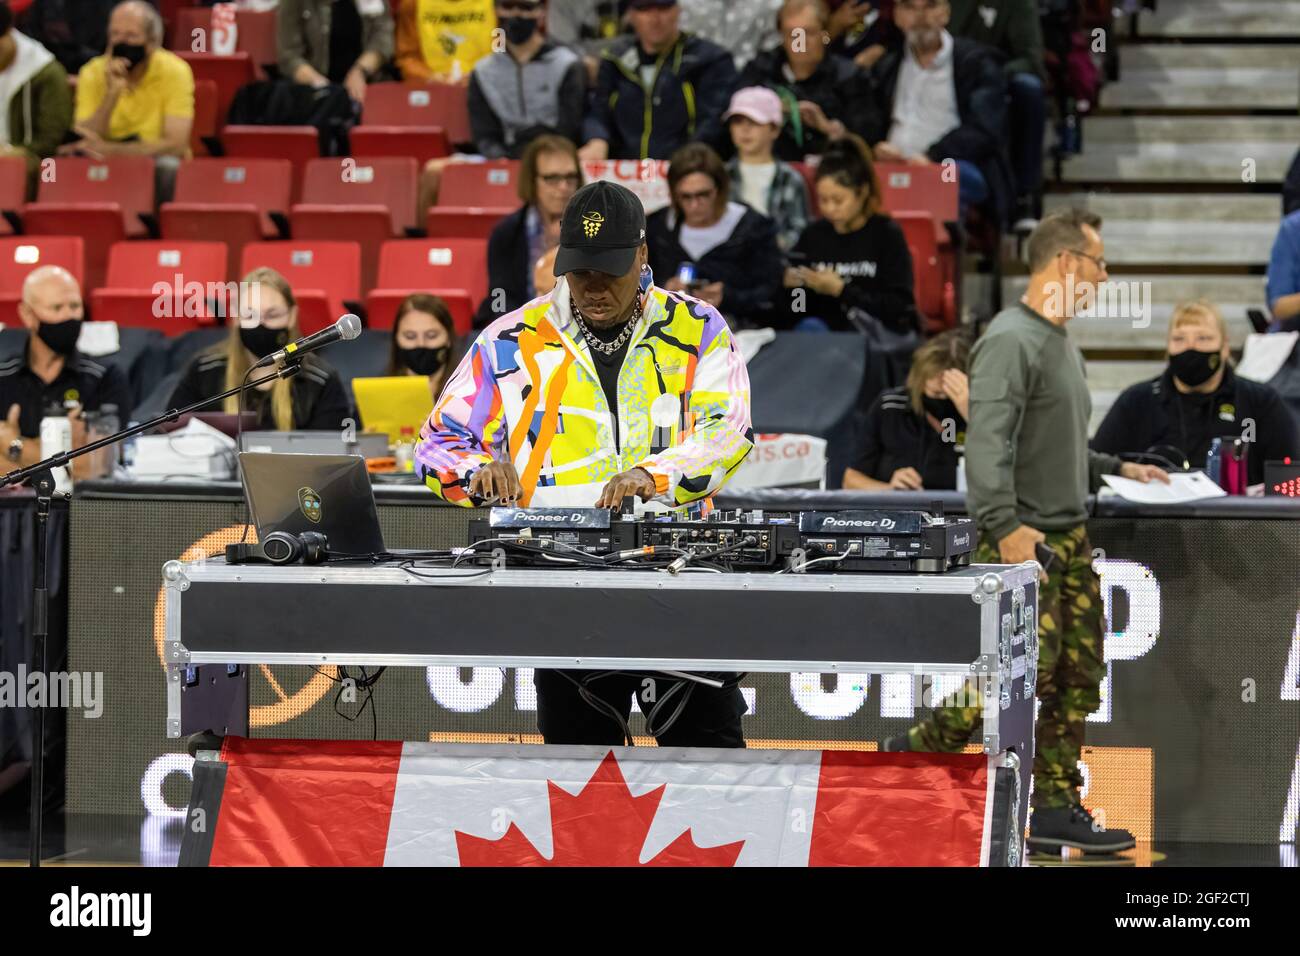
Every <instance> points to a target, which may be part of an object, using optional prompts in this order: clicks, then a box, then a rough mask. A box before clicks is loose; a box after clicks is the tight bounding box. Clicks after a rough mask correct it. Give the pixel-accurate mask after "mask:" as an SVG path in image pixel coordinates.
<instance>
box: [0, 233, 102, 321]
mask: <svg viewBox="0 0 1300 956" xmlns="http://www.w3.org/2000/svg"><path fill="white" fill-rule="evenodd" d="M38 266H63V268H65V269H67V270H68V271H69V272H71V273H72V276H73V278H75V279H76V280H77V282H79V283H81V285H82V294H83V295H84V294H85V288H86V287H85V283H84V280H85V276H86V268H85V243H83V242H82V240H81V238H80V237H79V236H37V235H31V236H15V237H12V238H4V239H0V324H3V325H15V324H17V322H18V313H17V308H18V302H19V301H20V300H21V299H22V294H23V280H24V279H26V278H27V273H29V272H31V271H32V270H33V269H35V268H37V267H38Z"/></svg>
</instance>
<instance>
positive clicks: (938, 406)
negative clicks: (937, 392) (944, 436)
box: [921, 395, 965, 424]
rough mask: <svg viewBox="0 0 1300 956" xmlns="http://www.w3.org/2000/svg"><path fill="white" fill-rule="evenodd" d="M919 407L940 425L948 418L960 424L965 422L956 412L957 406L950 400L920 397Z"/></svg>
mask: <svg viewBox="0 0 1300 956" xmlns="http://www.w3.org/2000/svg"><path fill="white" fill-rule="evenodd" d="M921 407H922V408H924V409H925V410H926V411H927V412H929V413H930V414H931V415H933V416H934V417H935V419H936V420H938V422H939V423H940V424H943V422H944V421H945V420H947V419H949V418H951V419H952V420H953V421H955V422H957V423H958V424H961V423H962V422H964V421H965V419H964V418H962V417H961V413H960V412H959V411H957V406H956V405H954V404H953V401H952V399H951V398H947V397H944V398H931V397H930V396H929V395H922V396H921Z"/></svg>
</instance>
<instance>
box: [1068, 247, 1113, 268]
mask: <svg viewBox="0 0 1300 956" xmlns="http://www.w3.org/2000/svg"><path fill="white" fill-rule="evenodd" d="M1061 251H1062V252H1070V253H1073V254H1074V255H1076V256H1083V257H1084V258H1085V259H1091V260H1092V261H1093V264H1094V265H1096V266H1097V268H1098V269H1100V270H1101V271H1102V272H1105V271H1106V260H1105V259H1102V258H1101V257H1100V256H1090V255H1088V253H1086V252H1084V251H1083V250H1082V249H1062V250H1061Z"/></svg>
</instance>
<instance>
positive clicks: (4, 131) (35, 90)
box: [0, 3, 72, 185]
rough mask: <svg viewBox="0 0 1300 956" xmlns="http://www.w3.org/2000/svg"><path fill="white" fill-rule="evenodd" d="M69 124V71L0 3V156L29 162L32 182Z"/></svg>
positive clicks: (30, 182) (70, 108)
mask: <svg viewBox="0 0 1300 956" xmlns="http://www.w3.org/2000/svg"><path fill="white" fill-rule="evenodd" d="M71 125H72V92H71V90H70V89H69V88H68V74H67V73H65V72H64V70H63V67H62V66H61V65H60V64H59V61H58V60H56V59H55V58H54V54H52V53H51V52H50V51H49V50H47V49H45V47H43V46H41V45H40V44H39V43H37V42H36V41H35V40H33V39H32V38H31V37H28V36H24V35H23V34H22V33H19V32H18V31H17V30H15V29H13V14H12V13H11V12H10V10H9V5H8V4H7V3H0V156H18V157H21V158H22V159H23V160H24V161H25V162H26V163H27V175H28V180H29V185H34V183H35V179H36V175H37V172H38V171H39V168H40V162H41V160H42V159H45V158H47V157H49V156H53V155H54V151H55V150H56V149H58V147H59V144H60V143H62V142H63V139H64V137H65V136H66V135H67V132H68V128H69V127H70V126H71Z"/></svg>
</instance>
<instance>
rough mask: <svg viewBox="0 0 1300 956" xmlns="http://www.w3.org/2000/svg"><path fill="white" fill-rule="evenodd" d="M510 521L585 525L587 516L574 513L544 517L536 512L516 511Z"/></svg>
mask: <svg viewBox="0 0 1300 956" xmlns="http://www.w3.org/2000/svg"><path fill="white" fill-rule="evenodd" d="M510 520H511V521H528V522H533V521H559V522H567V523H569V524H586V523H587V516H586V515H584V514H582V513H581V512H577V511H575V512H574V513H573V514H568V515H546V514H538V513H537V512H536V511H516V512H514V513H513V514H512V515H511V516H510Z"/></svg>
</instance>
